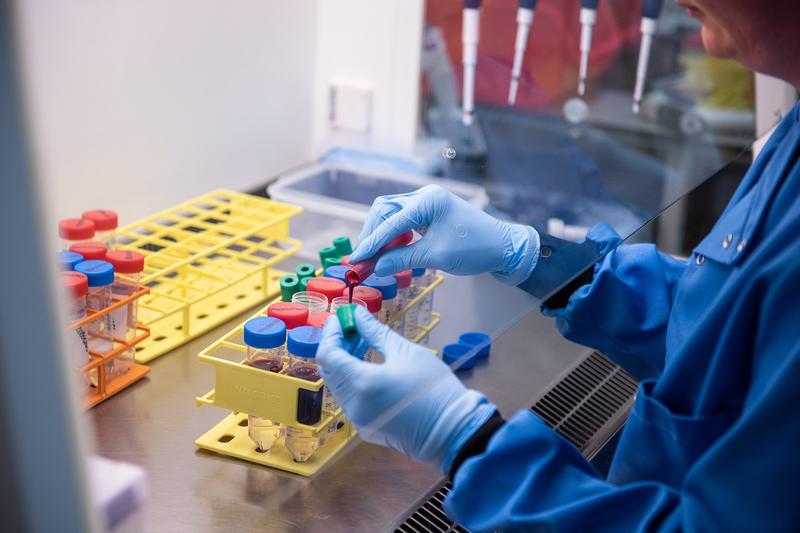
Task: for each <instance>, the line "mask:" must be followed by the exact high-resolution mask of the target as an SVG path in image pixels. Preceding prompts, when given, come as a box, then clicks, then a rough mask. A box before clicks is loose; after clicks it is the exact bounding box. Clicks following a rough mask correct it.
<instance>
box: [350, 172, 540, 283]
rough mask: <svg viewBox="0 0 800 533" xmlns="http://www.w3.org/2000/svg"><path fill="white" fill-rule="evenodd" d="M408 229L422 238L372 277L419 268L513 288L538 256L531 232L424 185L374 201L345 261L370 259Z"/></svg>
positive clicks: (388, 258)
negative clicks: (483, 277)
mask: <svg viewBox="0 0 800 533" xmlns="http://www.w3.org/2000/svg"><path fill="white" fill-rule="evenodd" d="M412 229H414V230H417V231H418V232H419V233H420V234H421V235H422V239H420V240H419V241H418V242H416V243H414V244H412V245H410V246H405V247H403V248H397V249H394V250H389V251H388V252H386V253H385V254H384V255H383V256H382V257H381V258H380V259H379V260H378V263H377V264H376V266H375V273H376V274H378V275H380V276H386V275H389V274H394V273H396V272H401V271H403V270H408V269H410V268H421V267H425V268H433V269H437V270H444V271H445V272H449V273H451V274H458V275H468V274H481V273H483V272H491V273H492V274H494V275H495V277H497V278H498V279H499V280H500V281H503V282H505V283H508V284H511V285H518V284H519V283H522V282H523V281H525V280H526V279H528V277H529V276H530V274H531V271H532V270H533V268H534V267H535V266H536V260H537V259H538V257H539V234H538V233H536V230H534V229H533V228H531V227H529V226H523V225H520V224H509V223H507V222H502V221H500V220H497V219H496V218H494V217H492V216H490V215H488V214H486V213H484V212H483V211H481V210H480V209H478V208H477V207H474V206H472V205H470V204H468V203H467V202H466V201H464V200H463V199H461V198H459V197H458V196H456V195H455V194H453V193H451V192H449V191H447V190H446V189H444V188H442V187H440V186H439V185H426V186H425V187H422V188H421V189H418V190H416V191H414V192H410V193H405V194H393V195H390V196H379V197H378V198H376V199H375V202H374V203H373V204H372V209H371V210H370V212H369V215H367V221H366V222H365V223H364V228H363V229H362V230H361V236H360V237H359V241H360V242H359V244H358V246H357V247H356V249H355V250H354V251H353V253H352V254H350V258H349V262H350V263H357V262H359V261H363V260H365V259H369V258H370V257H372V256H373V255H375V253H377V252H378V251H379V250H380V249H381V248H382V247H383V246H385V245H386V244H388V243H389V242H390V241H391V240H392V239H394V238H395V237H397V236H398V235H400V234H401V233H404V232H406V231H409V230H412Z"/></svg>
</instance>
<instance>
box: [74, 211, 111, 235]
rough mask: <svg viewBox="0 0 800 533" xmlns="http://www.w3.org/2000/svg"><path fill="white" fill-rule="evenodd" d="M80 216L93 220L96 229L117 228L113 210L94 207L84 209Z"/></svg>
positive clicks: (107, 229)
mask: <svg viewBox="0 0 800 533" xmlns="http://www.w3.org/2000/svg"><path fill="white" fill-rule="evenodd" d="M82 216H83V218H85V219H88V220H91V221H92V222H94V227H95V229H96V230H97V231H111V230H112V229H117V214H116V213H115V212H114V211H108V210H107V209H95V210H93V211H86V212H85V213H84V214H83V215H82Z"/></svg>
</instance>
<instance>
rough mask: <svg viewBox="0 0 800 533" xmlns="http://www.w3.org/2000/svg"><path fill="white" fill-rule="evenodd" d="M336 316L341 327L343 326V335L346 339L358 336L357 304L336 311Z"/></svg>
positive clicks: (347, 305) (344, 306)
mask: <svg viewBox="0 0 800 533" xmlns="http://www.w3.org/2000/svg"><path fill="white" fill-rule="evenodd" d="M336 316H337V317H338V318H339V325H340V326H342V333H343V334H344V337H345V338H346V339H348V338H352V337H354V336H356V335H358V328H357V327H356V305H355V304H346V305H343V306H341V307H339V308H338V309H336Z"/></svg>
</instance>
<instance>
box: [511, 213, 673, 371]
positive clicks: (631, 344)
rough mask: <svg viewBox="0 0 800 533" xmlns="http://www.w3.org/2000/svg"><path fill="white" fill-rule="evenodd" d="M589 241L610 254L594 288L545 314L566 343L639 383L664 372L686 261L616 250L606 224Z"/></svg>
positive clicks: (648, 249) (645, 247) (630, 248)
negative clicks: (595, 353)
mask: <svg viewBox="0 0 800 533" xmlns="http://www.w3.org/2000/svg"><path fill="white" fill-rule="evenodd" d="M587 241H593V242H594V243H595V244H596V246H597V249H598V250H601V251H602V250H608V249H610V250H611V251H610V252H609V253H607V254H606V255H605V256H604V257H603V258H602V259H600V260H599V261H598V262H597V263H596V264H595V266H594V276H593V279H592V282H591V283H590V284H587V285H583V286H581V287H580V288H578V289H577V290H576V291H575V292H574V293H573V294H572V296H571V297H570V298H569V302H568V304H567V305H566V307H563V308H558V309H552V308H548V307H547V306H545V305H543V306H542V312H543V313H544V314H545V315H548V316H552V317H555V319H556V327H557V328H558V331H559V332H561V334H562V335H563V336H564V337H566V338H567V339H569V340H571V341H574V342H577V343H579V344H583V345H585V346H589V347H592V348H595V349H597V350H601V351H602V352H603V353H605V354H606V355H608V356H609V357H610V358H612V359H613V360H614V361H615V362H616V363H618V364H619V365H620V366H622V367H624V368H625V369H627V370H628V371H629V372H631V373H632V374H634V375H635V376H636V377H637V378H639V379H642V378H647V377H655V376H657V375H658V374H659V373H660V372H661V370H662V369H663V368H664V353H665V349H666V341H665V339H666V330H667V323H668V322H669V316H670V310H671V309H672V302H673V301H674V298H675V291H676V288H677V285H678V281H679V280H680V278H681V276H682V275H683V272H684V269H685V267H686V261H678V260H675V259H673V258H672V257H670V256H668V255H666V254H663V253H660V252H659V251H658V250H657V249H656V247H655V246H654V245H652V244H632V245H626V244H621V245H619V246H616V245H617V244H618V243H619V241H620V238H619V236H618V235H617V234H616V233H615V232H614V231H613V230H612V229H611V227H610V226H608V225H606V224H598V225H596V226H594V227H593V228H592V229H591V230H590V231H589V234H588V235H587ZM615 246H616V247H615ZM537 269H539V265H537V267H536V268H535V269H534V271H533V273H532V275H531V278H535V277H536V276H537ZM523 288H524V287H523Z"/></svg>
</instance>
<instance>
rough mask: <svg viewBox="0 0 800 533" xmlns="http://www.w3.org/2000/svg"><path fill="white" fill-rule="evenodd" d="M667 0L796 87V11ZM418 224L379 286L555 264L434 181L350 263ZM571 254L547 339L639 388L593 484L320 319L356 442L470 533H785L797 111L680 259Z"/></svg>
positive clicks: (422, 375)
mask: <svg viewBox="0 0 800 533" xmlns="http://www.w3.org/2000/svg"><path fill="white" fill-rule="evenodd" d="M679 4H681V5H683V6H685V7H687V8H688V9H689V11H690V14H691V15H692V16H694V17H696V18H697V19H699V20H700V22H701V23H702V25H703V28H702V36H703V41H704V44H705V46H706V48H707V49H708V50H709V52H710V53H712V54H714V55H717V56H724V57H733V58H735V59H737V60H739V61H740V62H741V63H742V64H744V65H745V66H747V67H748V68H751V69H753V70H756V71H760V72H764V73H767V74H770V75H773V76H776V77H780V78H782V79H784V80H787V81H789V82H790V83H791V84H793V85H794V86H796V87H797V86H800V62H799V61H797V58H796V55H797V53H798V52H799V51H800V32H798V31H797V29H796V21H797V20H798V19H800V4H798V3H797V2H795V1H794V0H773V1H771V2H768V3H764V2H760V1H757V0H725V1H722V0H679ZM422 227H426V228H427V232H426V233H425V236H424V238H423V239H421V240H420V241H419V242H418V243H416V244H413V245H411V246H409V247H407V248H405V249H397V250H392V251H390V252H387V253H386V254H384V255H383V256H382V258H381V259H380V260H379V262H378V265H377V271H378V273H381V274H387V273H391V272H396V271H400V270H404V269H407V268H409V267H421V266H425V267H431V268H437V269H442V270H445V271H449V272H452V273H454V274H475V273H478V272H492V273H493V274H494V275H495V276H496V277H498V278H499V279H501V280H503V281H505V282H507V283H511V284H515V285H519V286H520V287H521V288H523V289H526V290H531V291H534V290H535V288H536V286H537V284H538V283H539V282H538V281H537V280H539V279H541V278H543V277H544V278H546V277H547V276H548V275H549V274H548V269H552V268H553V266H552V265H557V264H558V263H557V261H556V260H555V258H557V256H558V252H557V251H556V252H554V253H552V254H549V255H550V257H547V258H546V257H545V254H541V255H540V254H539V253H538V252H539V249H540V246H541V243H542V242H543V240H544V239H545V238H546V237H545V236H544V235H542V236H540V235H538V234H537V233H536V232H535V231H534V230H533V229H532V228H528V227H524V226H519V225H512V224H506V223H503V222H500V221H497V220H495V219H493V218H492V217H490V216H489V215H487V214H485V213H483V212H481V211H479V210H476V209H474V208H472V207H470V206H469V205H467V204H466V203H464V202H463V201H461V200H459V199H458V198H456V197H454V196H452V195H450V194H448V193H446V192H444V191H443V190H442V189H440V188H437V187H434V186H428V187H425V188H423V189H421V190H419V191H416V192H413V193H409V194H404V195H395V196H388V197H382V198H379V199H377V200H376V202H375V204H374V206H373V209H372V211H371V214H370V216H369V218H368V220H367V223H366V225H365V227H364V231H363V233H362V240H361V242H360V244H359V246H358V247H357V249H356V250H355V251H354V253H353V254H352V255H351V257H350V261H353V262H355V261H358V260H361V259H365V258H368V257H370V256H372V255H374V254H375V253H376V252H377V251H378V250H379V249H380V248H381V247H382V246H383V245H384V244H385V243H387V242H388V241H389V240H391V239H392V238H393V237H395V236H396V235H397V234H398V233H400V232H402V231H407V230H408V229H411V228H422ZM587 242H589V243H592V244H593V245H595V246H596V247H597V250H598V251H599V252H600V253H601V254H605V255H603V256H602V259H600V260H599V261H598V262H597V263H596V264H595V266H594V268H593V269H590V271H589V272H588V273H587V275H586V276H585V279H583V280H582V284H578V286H573V287H572V288H571V289H569V291H568V293H567V294H561V295H560V298H556V299H555V300H550V301H549V305H545V306H543V309H544V312H545V313H546V314H548V315H551V316H553V317H555V319H556V325H557V327H558V329H559V331H560V332H561V333H563V335H564V336H566V337H567V338H569V339H572V340H574V341H577V342H580V343H582V344H585V345H588V346H591V347H594V348H597V349H600V350H602V351H603V352H605V353H606V354H608V355H609V356H610V357H612V358H613V359H614V360H616V361H617V362H619V363H620V364H622V365H623V366H626V367H633V366H635V367H636V368H637V374H638V376H639V377H641V378H643V379H642V381H641V384H640V388H639V391H638V395H637V397H636V400H635V402H634V406H633V408H632V412H631V415H630V418H629V420H628V421H627V424H626V426H625V428H624V431H623V434H622V437H621V439H620V442H619V446H618V448H617V451H616V454H615V456H614V459H613V462H612V465H611V470H610V473H609V475H608V478H607V479H603V478H601V477H600V476H598V474H597V473H596V471H595V470H594V469H593V468H592V467H591V466H590V465H589V463H587V462H586V461H585V460H584V458H583V457H582V456H581V455H580V453H578V451H576V450H575V449H574V448H573V447H572V446H570V444H568V443H567V441H565V440H564V439H562V438H561V437H560V436H559V435H557V434H556V433H555V432H554V431H553V430H552V429H550V428H549V427H548V426H547V425H545V424H544V423H543V422H542V421H541V420H540V419H539V418H537V417H536V415H534V414H533V413H532V412H531V411H528V410H526V411H520V412H518V413H516V414H514V415H513V416H511V417H510V418H509V419H508V420H504V419H503V418H502V417H501V416H500V414H499V413H498V412H497V410H496V409H495V407H494V406H493V405H492V404H491V403H490V402H489V401H488V400H487V399H486V398H485V397H484V396H483V394H481V393H479V392H477V391H473V390H468V389H466V388H465V387H464V386H463V385H462V384H461V382H460V381H459V380H458V379H457V378H455V377H454V376H453V375H452V373H451V372H450V370H449V369H448V368H447V367H446V366H445V365H444V363H442V362H441V361H439V360H438V359H437V358H435V357H433V356H432V355H431V354H430V353H429V352H427V351H426V350H425V349H424V348H421V347H419V346H417V345H415V344H412V343H410V342H408V341H406V340H404V339H402V338H401V337H399V336H398V335H396V334H395V333H393V332H391V331H389V330H388V329H387V328H385V327H384V326H382V325H380V324H378V323H377V322H376V321H374V320H373V319H372V318H371V317H370V316H368V313H365V312H363V313H362V312H359V313H358V314H357V323H358V327H359V331H360V333H361V335H362V337H363V338H364V339H365V340H366V341H367V342H368V343H369V344H371V345H372V346H373V347H375V348H376V349H377V350H378V351H380V352H382V353H383V354H384V356H385V358H386V362H385V363H383V364H372V363H367V362H363V361H360V360H358V359H357V358H355V357H353V356H352V355H350V354H349V353H347V352H346V351H345V350H344V348H343V342H342V335H341V330H340V328H339V325H338V323H337V321H336V320H329V321H328V323H326V325H325V332H324V335H323V340H322V343H321V345H320V349H319V354H318V361H319V363H320V365H321V369H322V373H323V376H324V377H325V379H326V380H327V383H328V385H329V386H330V388H331V390H332V391H333V392H334V394H335V395H336V397H337V399H338V401H339V402H340V404H341V405H342V406H343V408H344V410H345V412H346V413H347V415H348V416H349V417H350V418H351V419H352V421H353V422H354V423H355V424H356V425H357V426H358V427H359V430H360V432H361V434H362V436H363V437H364V438H365V439H366V440H367V441H370V442H377V443H381V444H384V445H387V446H391V447H393V448H395V449H397V450H400V451H402V452H404V453H406V454H408V455H409V456H411V457H412V458H414V459H417V460H419V461H423V462H427V463H430V464H433V465H435V466H437V467H438V468H440V469H441V470H442V472H444V473H446V474H447V475H448V476H449V477H450V478H451V479H452V480H453V489H452V492H451V493H450V495H449V497H448V499H447V501H446V503H445V508H446V510H447V512H448V514H449V515H450V516H451V517H452V518H453V519H455V520H457V521H458V522H460V523H462V524H464V525H465V526H466V527H468V528H470V529H474V530H494V529H501V530H531V529H548V530H549V529H556V530H572V529H581V530H595V529H599V530H613V531H627V530H670V531H672V530H683V529H694V530H701V531H729V530H731V531H732V530H743V531H765V530H767V531H773V530H795V531H796V530H800V108H798V107H795V108H794V109H793V110H792V111H791V112H790V113H789V114H788V115H787V116H786V117H785V118H784V120H783V121H782V122H781V124H780V125H779V127H778V128H777V130H776V131H775V132H774V133H773V134H772V136H771V138H770V140H769V142H768V144H767V146H766V147H765V148H764V150H763V151H762V153H761V154H760V155H759V157H758V158H757V160H756V161H755V162H754V164H753V165H752V167H751V168H750V170H749V172H748V173H747V175H746V176H745V178H744V180H743V182H742V183H741V185H740V186H739V188H738V190H737V191H736V193H735V194H734V196H733V198H732V199H731V201H730V203H729V204H728V206H727V208H726V209H725V211H724V213H723V215H722V216H721V217H720V219H719V220H718V221H717V223H716V225H715V227H714V228H713V230H712V231H711V233H710V234H709V235H708V236H707V237H706V238H705V239H704V240H703V241H702V242H701V243H700V245H699V246H697V248H695V249H694V251H693V253H692V255H691V256H690V257H689V258H688V259H687V260H677V259H673V258H671V257H669V256H667V255H664V254H661V253H659V252H658V250H656V248H655V247H654V246H652V245H646V244H634V245H619V246H617V245H618V244H619V237H618V236H617V235H616V234H615V233H614V232H613V231H612V230H611V229H610V228H609V227H608V226H606V225H602V224H601V225H598V226H596V227H594V228H593V229H592V230H591V231H590V232H589V234H588V236H587ZM553 302H555V303H553Z"/></svg>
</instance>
